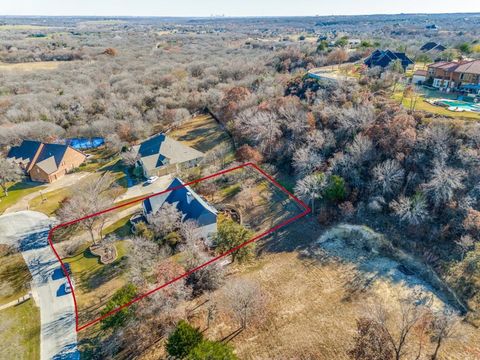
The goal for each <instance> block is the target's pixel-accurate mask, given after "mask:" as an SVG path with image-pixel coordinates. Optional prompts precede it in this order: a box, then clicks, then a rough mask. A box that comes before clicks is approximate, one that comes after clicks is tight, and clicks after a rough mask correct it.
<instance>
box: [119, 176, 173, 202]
mask: <svg viewBox="0 0 480 360" xmlns="http://www.w3.org/2000/svg"><path fill="white" fill-rule="evenodd" d="M171 182H172V175H165V176H161V177H159V178H158V180H157V181H155V182H154V183H153V184H147V183H146V182H145V181H144V182H141V183H140V184H137V185H134V186H131V187H129V188H128V189H127V191H126V192H125V194H123V195H122V196H119V197H118V199H117V200H116V201H117V202H119V201H123V200H127V199H131V198H135V197H139V196H147V195H150V194H155V193H158V192H160V191H163V190H165V189H166V188H167V186H168V185H170V183H171Z"/></svg>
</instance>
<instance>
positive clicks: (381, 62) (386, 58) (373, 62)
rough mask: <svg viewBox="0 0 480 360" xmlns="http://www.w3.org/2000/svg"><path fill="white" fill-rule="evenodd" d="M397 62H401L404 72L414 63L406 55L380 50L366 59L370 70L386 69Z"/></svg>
mask: <svg viewBox="0 0 480 360" xmlns="http://www.w3.org/2000/svg"><path fill="white" fill-rule="evenodd" d="M396 60H399V61H400V62H401V63H402V67H403V70H406V69H407V68H408V67H409V66H410V65H413V63H414V62H413V61H412V60H411V59H410V58H409V57H408V56H407V55H406V54H405V53H401V52H393V51H390V50H379V49H377V50H375V51H374V52H372V53H371V54H370V56H369V57H368V58H366V59H365V61H364V63H365V65H367V66H368V67H369V68H373V67H377V66H379V67H381V68H386V67H388V66H390V64H391V63H393V62H394V61H396Z"/></svg>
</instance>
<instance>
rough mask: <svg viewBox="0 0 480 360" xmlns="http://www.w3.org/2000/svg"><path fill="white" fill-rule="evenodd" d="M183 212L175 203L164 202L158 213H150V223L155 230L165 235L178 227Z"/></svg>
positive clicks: (162, 235)
mask: <svg viewBox="0 0 480 360" xmlns="http://www.w3.org/2000/svg"><path fill="white" fill-rule="evenodd" d="M181 218H182V214H181V212H180V211H178V209H177V207H176V206H175V205H172V204H169V203H164V204H163V205H162V207H161V208H160V209H159V210H158V211H157V213H156V214H152V215H150V219H149V220H150V223H151V224H152V227H153V229H154V231H155V232H156V233H157V234H158V235H159V236H160V237H164V236H165V235H167V234H169V233H170V232H172V231H174V230H176V229H178V227H179V226H180V220H181Z"/></svg>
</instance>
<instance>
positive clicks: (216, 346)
mask: <svg viewBox="0 0 480 360" xmlns="http://www.w3.org/2000/svg"><path fill="white" fill-rule="evenodd" d="M187 359H188V360H205V359H208V360H236V359H238V358H237V356H236V355H235V354H234V353H233V350H232V348H231V346H229V345H228V344H223V343H221V342H218V341H208V340H205V341H202V342H201V343H199V344H198V345H197V346H196V347H195V348H194V349H193V350H192V351H191V352H190V354H188V357H187Z"/></svg>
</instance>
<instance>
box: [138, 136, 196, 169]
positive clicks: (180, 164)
mask: <svg viewBox="0 0 480 360" xmlns="http://www.w3.org/2000/svg"><path fill="white" fill-rule="evenodd" d="M133 150H134V151H135V152H136V153H137V157H138V161H137V165H138V166H141V167H142V170H143V175H144V176H145V177H147V178H148V177H150V176H155V175H156V176H162V175H167V174H169V173H172V172H175V171H178V170H180V169H185V168H189V167H193V166H196V165H197V164H198V163H199V162H200V160H201V159H202V158H203V157H204V156H205V155H204V154H203V153H202V152H200V151H198V150H195V149H193V148H191V147H189V146H186V145H184V144H182V143H181V142H179V141H176V140H173V139H172V138H170V137H168V136H167V135H165V134H158V135H155V136H153V137H151V138H149V139H147V140H145V141H144V142H142V143H141V144H140V145H137V146H135V147H134V148H133Z"/></svg>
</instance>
